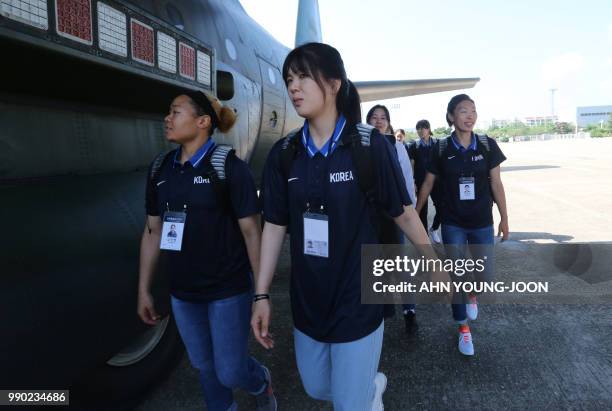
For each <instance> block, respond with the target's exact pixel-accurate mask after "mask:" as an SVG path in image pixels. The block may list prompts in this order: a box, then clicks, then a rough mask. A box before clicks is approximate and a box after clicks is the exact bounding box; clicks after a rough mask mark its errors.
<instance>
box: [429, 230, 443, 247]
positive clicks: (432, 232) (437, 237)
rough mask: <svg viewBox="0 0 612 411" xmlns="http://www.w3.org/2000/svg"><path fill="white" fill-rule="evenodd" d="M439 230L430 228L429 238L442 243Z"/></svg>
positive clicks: (433, 241) (436, 242)
mask: <svg viewBox="0 0 612 411" xmlns="http://www.w3.org/2000/svg"><path fill="white" fill-rule="evenodd" d="M438 231H439V229H438V230H431V229H430V230H429V238H431V242H432V243H435V244H442V239H441V238H440V233H438Z"/></svg>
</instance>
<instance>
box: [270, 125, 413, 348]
mask: <svg viewBox="0 0 612 411" xmlns="http://www.w3.org/2000/svg"><path fill="white" fill-rule="evenodd" d="M339 124H340V123H339ZM336 130H337V131H338V127H336ZM302 131H303V130H302ZM353 133H357V129H356V127H355V125H354V124H350V125H349V124H346V125H345V126H344V128H343V129H342V131H341V132H340V136H339V137H340V138H339V139H338V142H337V144H335V145H333V147H330V146H331V145H330V144H326V146H325V147H323V149H322V150H323V153H322V152H320V151H316V147H314V150H312V147H313V146H312V145H310V144H309V143H310V141H309V138H307V136H306V141H305V143H306V144H304V134H301V135H300V136H301V137H302V147H304V145H305V146H306V147H304V148H303V149H302V148H301V147H300V149H299V150H298V151H297V153H296V158H295V160H294V161H293V163H292V168H291V170H290V173H289V176H285V175H284V173H283V171H282V166H281V161H280V151H281V147H282V143H283V140H280V141H278V142H277V143H276V144H275V145H274V146H273V147H272V149H271V151H270V153H269V155H268V159H267V161H266V165H265V168H264V174H263V189H264V196H263V210H264V218H265V220H266V221H267V222H270V223H273V224H277V225H282V226H289V229H290V232H291V238H290V244H291V308H292V312H293V321H294V325H295V327H296V328H297V329H298V330H300V331H301V332H303V333H304V334H306V335H308V336H310V337H311V338H313V339H315V340H317V341H321V342H328V343H340V342H349V341H355V340H357V339H359V338H362V337H364V336H366V335H368V334H370V333H372V332H373V331H374V330H375V329H376V328H377V327H378V326H380V323H381V321H382V319H383V306H382V305H366V304H363V305H362V304H361V272H360V267H361V245H362V244H376V243H378V236H377V229H378V227H377V226H378V220H379V217H378V212H377V210H376V207H374V206H372V205H371V204H370V203H369V202H368V201H367V199H366V197H365V195H364V194H363V192H362V191H361V189H360V187H359V184H358V182H357V174H356V169H355V166H354V164H353V159H352V153H351V150H352V149H351V135H353ZM332 140H333V137H332ZM308 147H310V149H311V152H308V151H307V148H308ZM326 147H327V148H331V149H330V150H326ZM370 148H371V157H372V163H373V165H374V170H373V173H374V175H375V182H376V199H377V202H378V203H379V204H380V207H379V208H380V209H382V210H384V211H385V212H386V213H388V214H389V215H390V216H392V217H397V216H399V215H401V214H402V213H403V211H404V208H403V206H404V205H410V198H409V197H408V193H407V191H406V185H405V184H404V177H403V176H402V172H401V169H400V166H399V163H398V160H397V153H396V151H395V147H393V146H392V145H391V144H389V142H388V141H386V140H385V139H384V137H382V136H381V135H380V134H379V133H378V132H374V133H373V135H372V138H371V147H370ZM324 154H327V155H324ZM307 204H309V206H310V210H312V211H317V210H320V206H323V210H324V213H325V214H326V215H327V216H328V221H329V229H328V233H329V257H328V258H323V257H315V256H310V255H304V252H303V251H304V225H303V224H304V220H303V213H304V212H306V211H307Z"/></svg>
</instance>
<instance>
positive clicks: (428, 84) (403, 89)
mask: <svg viewBox="0 0 612 411" xmlns="http://www.w3.org/2000/svg"><path fill="white" fill-rule="evenodd" d="M478 81H480V78H478V77H474V78H449V79H431V80H389V81H355V82H354V84H355V87H357V90H358V91H359V97H361V102H362V103H365V102H367V101H374V100H386V99H389V98H397V97H406V96H415V95H418V94H428V93H437V92H440V91H450V90H460V89H466V88H472V87H474V86H475V85H476V83H477V82H478Z"/></svg>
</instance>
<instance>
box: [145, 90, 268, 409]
mask: <svg viewBox="0 0 612 411" xmlns="http://www.w3.org/2000/svg"><path fill="white" fill-rule="evenodd" d="M235 121H236V115H235V114H234V112H233V110H231V109H230V108H228V107H222V106H221V104H220V103H219V101H218V100H217V99H216V98H214V97H212V96H209V95H205V94H204V93H202V92H190V93H186V94H182V95H180V96H178V97H176V98H175V99H174V101H173V102H172V105H171V106H170V113H169V114H168V115H167V116H166V118H165V125H166V138H167V139H168V140H169V141H171V142H173V143H176V144H179V145H180V147H179V148H178V149H176V150H174V151H172V152H170V153H169V154H168V155H166V156H165V157H163V158H164V160H163V161H162V162H161V165H159V169H158V170H159V171H158V173H155V174H154V173H152V172H151V170H150V171H149V178H148V180H147V187H146V211H147V223H146V227H145V230H144V233H143V235H142V241H141V246H140V281H139V293H138V315H139V316H140V318H141V319H142V321H144V322H145V323H147V324H150V325H155V324H156V323H158V322H159V320H160V316H159V315H158V314H157V312H156V311H155V307H154V302H153V297H152V296H151V292H150V287H151V281H152V278H153V273H154V271H155V265H156V264H157V261H158V258H159V256H160V255H163V257H164V258H163V262H164V264H163V265H164V271H165V272H166V274H167V275H168V277H169V279H170V292H171V302H172V311H173V313H174V318H175V319H176V324H177V326H178V329H179V332H180V334H181V337H182V339H183V342H184V343H185V347H186V348H187V353H188V354H189V359H190V360H191V364H192V365H193V366H194V367H195V368H197V369H198V370H199V371H200V382H201V386H202V391H203V394H204V399H205V401H206V406H207V409H209V410H218V411H221V410H223V411H226V410H234V409H236V407H237V405H236V403H235V402H234V400H233V395H232V390H233V389H235V388H241V389H244V390H246V391H248V392H249V393H251V394H253V395H254V396H255V397H256V401H257V409H258V410H268V411H271V410H276V399H275V398H274V394H273V392H272V386H271V377H270V372H269V371H268V369H267V368H265V367H263V366H262V365H261V364H259V363H258V362H257V361H256V360H255V359H254V358H252V357H250V356H249V355H248V336H249V329H250V328H249V320H250V316H251V301H252V295H253V294H252V280H251V273H252V272H253V273H254V274H255V278H257V270H258V267H259V250H260V240H261V234H260V226H259V214H258V213H259V207H258V205H257V193H256V191H255V184H254V181H253V178H252V176H251V173H250V171H249V169H248V166H247V165H246V163H244V162H243V161H242V160H240V159H239V158H237V157H236V156H235V155H233V154H232V153H230V154H229V156H228V157H227V160H226V161H225V177H226V191H227V193H224V198H223V199H221V198H220V197H221V194H220V192H219V190H218V189H216V187H214V186H213V184H216V183H214V180H215V179H214V178H213V175H212V172H213V171H212V170H214V168H213V166H212V163H211V157H212V156H213V154H214V153H215V152H216V148H215V142H214V141H213V139H212V137H211V135H212V133H213V131H214V130H215V128H218V129H219V131H221V132H226V131H228V130H229V129H230V128H231V127H232V126H233V124H234V123H235ZM160 158H162V157H160ZM155 163H156V162H154V164H155ZM151 167H152V168H153V167H154V165H153V164H152V166H151ZM153 175H156V177H155V178H153ZM215 175H216V174H215ZM225 194H226V195H225ZM225 197H227V198H225ZM171 232H172V234H170V233H171ZM160 249H161V250H160Z"/></svg>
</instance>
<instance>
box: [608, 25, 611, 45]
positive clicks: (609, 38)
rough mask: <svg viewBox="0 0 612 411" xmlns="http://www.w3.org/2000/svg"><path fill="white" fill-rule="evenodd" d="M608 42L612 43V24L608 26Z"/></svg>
mask: <svg viewBox="0 0 612 411" xmlns="http://www.w3.org/2000/svg"><path fill="white" fill-rule="evenodd" d="M608 40H610V42H611V43H612V24H610V25H608Z"/></svg>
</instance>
